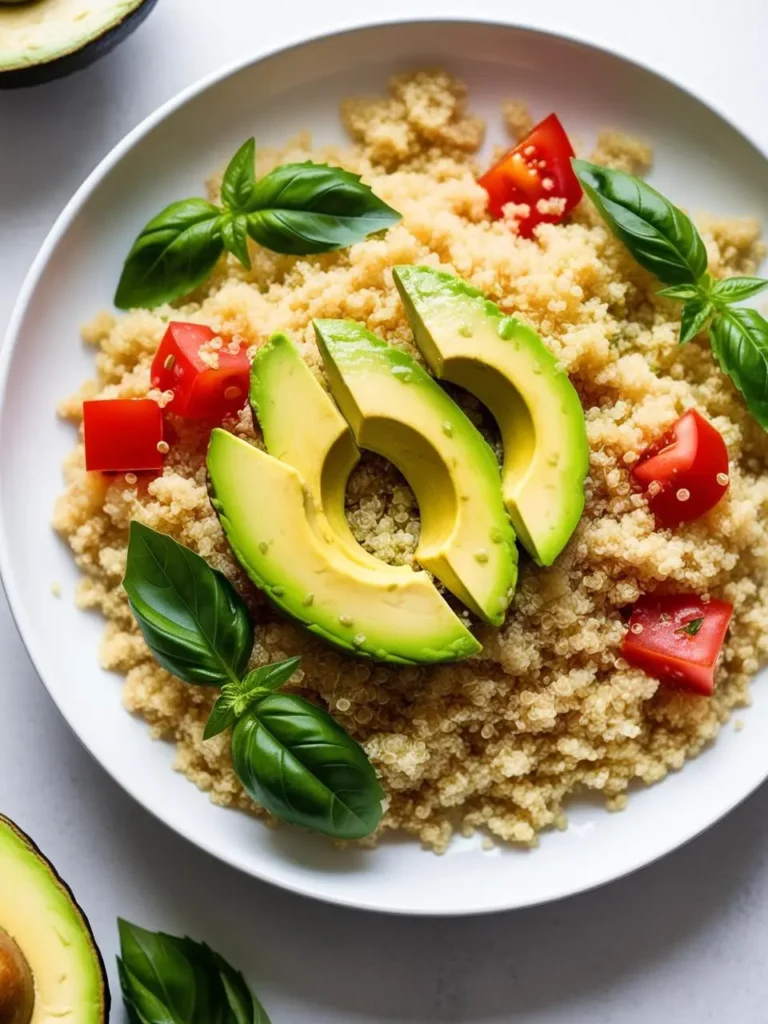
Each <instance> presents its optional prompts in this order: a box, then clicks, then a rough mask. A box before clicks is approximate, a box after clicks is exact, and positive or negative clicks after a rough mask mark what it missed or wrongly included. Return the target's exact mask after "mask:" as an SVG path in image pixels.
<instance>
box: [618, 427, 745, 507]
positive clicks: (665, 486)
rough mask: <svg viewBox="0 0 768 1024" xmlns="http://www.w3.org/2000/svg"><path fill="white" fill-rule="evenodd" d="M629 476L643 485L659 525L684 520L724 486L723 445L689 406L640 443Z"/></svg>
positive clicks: (711, 503) (725, 456) (720, 493)
mask: <svg viewBox="0 0 768 1024" xmlns="http://www.w3.org/2000/svg"><path fill="white" fill-rule="evenodd" d="M632 475H633V476H634V478H635V479H636V480H637V481H638V483H640V484H642V485H643V486H644V487H645V488H646V496H647V498H648V505H649V507H650V509H651V511H652V512H653V514H654V516H655V517H656V521H657V522H658V524H659V526H677V525H678V524H679V523H689V522H692V521H693V520H694V519H698V518H699V517H700V516H703V515H705V514H706V513H707V512H709V511H710V509H713V508H714V507H715V505H717V503H718V502H719V501H720V499H721V498H722V497H723V495H724V494H725V492H726V491H727V490H728V449H727V448H726V447H725V441H724V440H723V437H722V435H721V434H720V432H719V431H718V430H717V429H716V428H715V427H713V426H712V424H711V423H710V422H709V420H707V419H705V418H704V417H703V416H701V415H700V414H699V413H698V412H696V410H695V409H691V410H689V411H688V412H687V413H685V415H684V416H681V417H680V419H679V420H676V421H675V423H673V424H672V428H671V429H670V430H669V431H668V432H667V433H666V434H664V435H663V436H662V437H660V438H659V439H658V441H655V442H654V443H653V444H652V445H650V446H649V447H648V448H646V450H645V451H644V452H643V454H642V455H641V456H640V459H639V461H638V462H637V463H636V464H635V467H634V469H633V470H632Z"/></svg>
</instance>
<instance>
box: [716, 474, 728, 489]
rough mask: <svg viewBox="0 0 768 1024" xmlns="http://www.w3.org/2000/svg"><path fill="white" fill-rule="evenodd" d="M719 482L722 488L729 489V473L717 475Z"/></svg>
mask: <svg viewBox="0 0 768 1024" xmlns="http://www.w3.org/2000/svg"><path fill="white" fill-rule="evenodd" d="M717 482H718V483H719V484H720V486H721V487H727V486H728V482H729V481H728V474H727V473H718V474H717Z"/></svg>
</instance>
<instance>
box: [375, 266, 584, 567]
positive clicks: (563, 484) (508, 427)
mask: <svg viewBox="0 0 768 1024" xmlns="http://www.w3.org/2000/svg"><path fill="white" fill-rule="evenodd" d="M393 275H394V278H395V284H396V285H397V288H398V291H399V292H400V296H401V298H402V300H403V304H404V306H405V311H406V313H407V315H408V320H409V322H410V325H411V329H412V330H413V333H414V336H415V339H416V344H417V345H418V347H419V349H420V351H421V353H422V355H423V356H424V358H425V359H426V361H427V364H428V365H429V367H430V369H431V370H432V372H433V373H434V374H435V376H436V377H439V378H440V379H441V380H447V381H450V382H451V383H453V384H457V385H459V386H460V387H462V388H465V389H466V390H467V391H469V392H470V393H471V394H473V395H475V396H476V397H477V398H479V399H480V401H481V402H483V403H484V404H485V405H486V406H487V407H488V409H489V410H490V412H491V414H492V415H493V416H494V418H495V419H496V422H497V423H498V425H499V429H500V430H501V436H502V441H503V443H504V467H503V474H502V475H503V486H504V501H505V503H506V506H507V510H508V511H509V514H510V516H511V518H512V522H513V523H514V526H515V530H516V531H517V534H518V536H519V538H520V541H521V543H522V544H523V546H524V547H525V548H526V550H527V551H528V552H529V554H530V555H531V556H532V557H533V558H534V559H535V561H536V562H538V563H539V565H551V564H552V562H554V560H555V558H557V556H558V555H559V554H560V552H561V551H562V550H563V548H564V547H565V545H566V544H567V543H568V540H569V539H570V537H571V534H572V533H573V531H574V530H575V528H576V524H577V523H578V521H579V519H580V518H581V513H582V512H583V510H584V481H585V479H586V476H587V473H588V471H589V446H588V444H587V432H586V426H585V423H584V410H583V409H582V407H581V402H580V401H579V396H578V395H577V394H576V390H575V388H574V387H573V385H572V384H571V382H570V380H569V379H568V374H567V373H565V371H564V370H563V369H561V368H560V367H559V366H558V364H557V362H556V361H555V358H554V356H553V355H552V353H551V352H550V351H549V349H548V348H547V347H546V345H544V343H543V342H542V340H541V338H540V337H539V336H538V334H537V333H536V332H535V331H534V330H533V329H532V328H531V327H528V326H526V325H525V324H523V323H521V322H520V321H519V320H516V319H515V318H514V317H511V316H505V315H504V313H502V311H501V310H500V309H499V307H498V306H496V305H494V304H493V303H492V302H490V301H489V300H488V299H486V298H485V296H484V295H483V294H482V293H481V292H479V291H478V290H477V289H476V288H473V287H472V286H471V285H469V284H467V282H466V281H462V280H461V279H460V278H458V277H453V276H452V275H450V274H445V273H443V272H441V271H438V270H433V269H432V268H431V267H407V266H400V267H395V268H394V269H393Z"/></svg>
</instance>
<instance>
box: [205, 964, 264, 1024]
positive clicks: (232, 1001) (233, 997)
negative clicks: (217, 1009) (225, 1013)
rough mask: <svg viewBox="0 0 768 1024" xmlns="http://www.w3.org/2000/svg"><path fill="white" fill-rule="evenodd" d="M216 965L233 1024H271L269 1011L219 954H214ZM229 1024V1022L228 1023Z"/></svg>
mask: <svg viewBox="0 0 768 1024" xmlns="http://www.w3.org/2000/svg"><path fill="white" fill-rule="evenodd" d="M213 959H214V963H215V965H216V967H217V969H218V972H219V978H220V979H221V984H222V986H223V988H224V993H225V995H226V998H227V1003H228V1004H229V1010H230V1020H231V1022H232V1024H270V1020H269V1017H268V1016H267V1011H266V1010H265V1009H264V1007H263V1006H262V1005H261V1003H260V1002H259V1000H258V999H257V997H256V995H255V993H253V992H251V990H250V989H249V988H248V985H247V984H246V982H245V978H244V977H243V976H242V974H241V973H240V972H239V971H236V970H235V969H234V967H232V966H231V965H230V964H228V963H227V961H226V960H224V959H223V958H222V957H220V956H219V955H218V953H214V954H213ZM228 1024H229V1022H228Z"/></svg>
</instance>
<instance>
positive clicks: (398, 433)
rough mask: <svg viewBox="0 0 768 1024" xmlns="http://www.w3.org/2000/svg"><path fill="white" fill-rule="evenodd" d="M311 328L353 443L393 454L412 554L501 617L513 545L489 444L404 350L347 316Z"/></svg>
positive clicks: (513, 569)
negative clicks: (413, 534)
mask: <svg viewBox="0 0 768 1024" xmlns="http://www.w3.org/2000/svg"><path fill="white" fill-rule="evenodd" d="M314 327H315V332H316V334H317V339H318V344H319V346H320V352H321V354H322V356H323V360H324V362H325V367H326V372H327V373H328V377H329V380H330V385H331V392H332V394H333V396H334V398H335V399H336V401H337V402H338V405H339V408H340V409H341V412H342V414H343V416H344V418H345V419H346V420H347V422H348V423H349V425H350V426H351V427H352V431H353V433H354V435H355V439H356V441H357V443H358V444H359V445H360V446H361V447H363V448H369V449H371V450H372V451H375V452H378V453H379V454H380V455H383V456H384V457H385V458H387V459H389V460H390V461H391V462H393V463H394V464H395V465H396V466H397V468H398V469H399V470H400V472H401V473H402V474H403V476H405V478H406V479H407V480H408V483H409V484H410V486H411V488H412V490H413V492H414V494H415V495H416V500H417V501H418V503H419V507H420V509H421V540H420V543H419V546H418V548H417V550H416V559H417V561H418V562H419V563H420V564H421V565H423V566H424V567H425V568H426V569H429V570H430V572H432V573H434V575H435V576H437V578H438V579H439V580H440V581H441V582H442V583H443V584H444V585H445V586H446V587H447V588H448V589H449V590H450V591H451V593H453V594H455V595H456V597H458V598H459V600H460V601H463V603H464V604H465V605H466V606H467V607H468V608H471V609H472V611H473V612H474V613H475V614H476V615H478V616H479V617H480V618H481V619H483V620H484V621H485V622H489V623H491V624H492V625H496V626H498V625H500V624H501V623H502V622H503V621H504V613H505V611H506V609H507V606H508V605H509V602H510V600H511V598H512V595H513V593H514V590H515V584H516V582H517V548H516V546H515V532H514V530H513V528H512V524H511V523H510V521H509V518H508V516H507V513H506V510H505V508H504V504H503V502H502V500H501V480H500V475H499V467H498V465H497V462H496V458H495V456H494V454H493V452H492V450H491V448H490V447H489V445H488V444H487V443H486V442H485V440H484V439H483V437H482V436H481V434H480V433H479V432H478V431H477V430H476V428H475V427H474V426H473V425H472V423H471V421H470V420H469V419H468V418H467V416H466V415H465V414H464V413H463V412H462V410H461V409H460V408H459V407H458V405H456V403H455V402H454V401H453V400H452V399H451V398H449V397H448V395H447V394H446V393H445V391H443V389H442V388H441V387H440V385H439V384H437V383H436V382H435V381H434V380H433V379H432V377H430V375H429V374H428V373H427V372H426V371H425V370H423V369H422V367H421V366H419V364H418V363H417V362H416V361H415V360H414V359H413V358H412V357H411V356H410V355H408V354H407V353H406V352H402V351H400V350H399V349H396V348H393V347H392V346H391V345H387V343H386V342H384V341H382V340H381V338H378V337H377V336H376V335H375V334H371V333H370V331H367V330H366V329H365V328H364V327H363V326H362V325H361V324H356V323H354V322H352V321H349V320H315V321H314Z"/></svg>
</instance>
